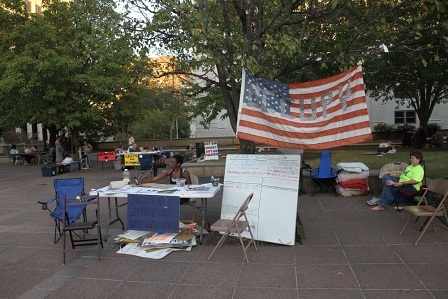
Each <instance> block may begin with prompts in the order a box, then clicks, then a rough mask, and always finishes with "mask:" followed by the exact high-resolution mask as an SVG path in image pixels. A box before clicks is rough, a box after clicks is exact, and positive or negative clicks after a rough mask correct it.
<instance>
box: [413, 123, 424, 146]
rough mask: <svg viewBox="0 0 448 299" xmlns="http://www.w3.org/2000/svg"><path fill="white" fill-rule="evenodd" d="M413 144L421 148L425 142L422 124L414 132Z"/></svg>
mask: <svg viewBox="0 0 448 299" xmlns="http://www.w3.org/2000/svg"><path fill="white" fill-rule="evenodd" d="M413 140H414V146H415V147H417V148H421V147H423V146H424V145H425V143H426V133H425V131H424V130H423V127H422V126H419V127H418V129H417V131H416V132H415V133H414V137H413Z"/></svg>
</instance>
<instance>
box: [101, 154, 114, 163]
mask: <svg viewBox="0 0 448 299" xmlns="http://www.w3.org/2000/svg"><path fill="white" fill-rule="evenodd" d="M115 160H116V155H115V152H100V153H98V161H99V162H104V161H105V162H107V161H115Z"/></svg>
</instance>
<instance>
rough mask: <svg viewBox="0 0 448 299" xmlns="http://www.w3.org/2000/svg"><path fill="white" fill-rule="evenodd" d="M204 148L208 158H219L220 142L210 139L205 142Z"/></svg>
mask: <svg viewBox="0 0 448 299" xmlns="http://www.w3.org/2000/svg"><path fill="white" fill-rule="evenodd" d="M204 150H205V157H206V160H218V159H219V156H218V142H217V141H208V142H204Z"/></svg>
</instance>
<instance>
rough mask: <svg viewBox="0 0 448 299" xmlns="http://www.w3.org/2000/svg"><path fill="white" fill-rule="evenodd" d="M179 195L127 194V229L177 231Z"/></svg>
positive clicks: (157, 231)
mask: <svg viewBox="0 0 448 299" xmlns="http://www.w3.org/2000/svg"><path fill="white" fill-rule="evenodd" d="M179 221H180V197H179V196H166V195H144V194H128V229H130V230H141V231H151V232H156V233H178V232H179Z"/></svg>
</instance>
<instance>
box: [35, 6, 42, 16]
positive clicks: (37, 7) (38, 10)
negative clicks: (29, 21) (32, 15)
mask: <svg viewBox="0 0 448 299" xmlns="http://www.w3.org/2000/svg"><path fill="white" fill-rule="evenodd" d="M35 8H36V13H37V14H38V15H40V13H41V10H40V6H39V5H37V4H36V7H35Z"/></svg>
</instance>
